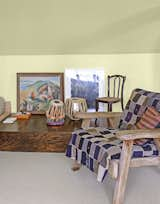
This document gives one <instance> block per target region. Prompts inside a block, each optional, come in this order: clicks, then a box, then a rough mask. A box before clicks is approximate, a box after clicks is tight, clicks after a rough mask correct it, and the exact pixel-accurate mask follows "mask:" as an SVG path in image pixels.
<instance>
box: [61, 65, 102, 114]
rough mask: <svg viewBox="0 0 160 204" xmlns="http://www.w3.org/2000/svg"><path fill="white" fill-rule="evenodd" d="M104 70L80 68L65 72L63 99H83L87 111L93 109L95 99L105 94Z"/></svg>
mask: <svg viewBox="0 0 160 204" xmlns="http://www.w3.org/2000/svg"><path fill="white" fill-rule="evenodd" d="M104 84H105V83H104V69H103V68H100V67H97V68H93V69H92V68H90V69H86V68H82V69H66V70H65V98H74V97H78V98H85V99H86V102H87V106H88V109H89V110H91V109H92V110H94V109H95V99H96V98H98V97H102V96H104V94H105V85H104Z"/></svg>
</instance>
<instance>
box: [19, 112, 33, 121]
mask: <svg viewBox="0 0 160 204" xmlns="http://www.w3.org/2000/svg"><path fill="white" fill-rule="evenodd" d="M30 117H31V113H30V112H18V113H16V118H17V120H28V119H29V118H30Z"/></svg>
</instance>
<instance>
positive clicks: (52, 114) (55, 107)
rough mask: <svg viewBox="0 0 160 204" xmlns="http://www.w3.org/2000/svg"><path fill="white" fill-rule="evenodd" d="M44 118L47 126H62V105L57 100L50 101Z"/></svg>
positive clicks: (63, 113) (63, 114)
mask: <svg viewBox="0 0 160 204" xmlns="http://www.w3.org/2000/svg"><path fill="white" fill-rule="evenodd" d="M46 116H47V125H53V126H54V125H55V126H56V125H63V124H64V118H65V112H64V103H63V102H62V101H61V100H58V99H55V100H52V101H51V102H50V104H49V108H48V110H47V111H46Z"/></svg>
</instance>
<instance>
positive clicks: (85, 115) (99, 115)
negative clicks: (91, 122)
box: [75, 112, 122, 119]
mask: <svg viewBox="0 0 160 204" xmlns="http://www.w3.org/2000/svg"><path fill="white" fill-rule="evenodd" d="M121 114H122V113H121V112H85V113H81V112H77V113H75V116H76V117H77V118H79V119H94V118H115V117H120V116H121Z"/></svg>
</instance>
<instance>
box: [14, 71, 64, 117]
mask: <svg viewBox="0 0 160 204" xmlns="http://www.w3.org/2000/svg"><path fill="white" fill-rule="evenodd" d="M52 99H59V100H62V101H64V74H63V73H17V111H23V112H31V113H32V114H44V113H45V112H46V110H47V109H48V106H49V103H50V101H51V100H52Z"/></svg>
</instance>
